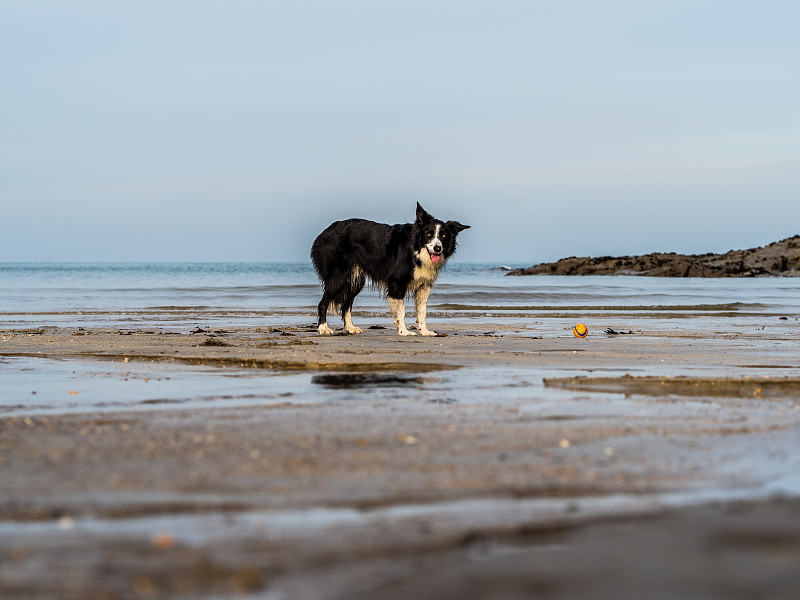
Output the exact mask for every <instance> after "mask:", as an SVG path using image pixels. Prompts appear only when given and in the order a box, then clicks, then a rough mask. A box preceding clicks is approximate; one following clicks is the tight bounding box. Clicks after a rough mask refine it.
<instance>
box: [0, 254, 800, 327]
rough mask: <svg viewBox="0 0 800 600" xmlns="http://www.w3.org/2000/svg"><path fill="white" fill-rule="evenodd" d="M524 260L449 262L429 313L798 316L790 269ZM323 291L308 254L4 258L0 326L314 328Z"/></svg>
mask: <svg viewBox="0 0 800 600" xmlns="http://www.w3.org/2000/svg"><path fill="white" fill-rule="evenodd" d="M524 266H528V265H517V264H511V265H501V264H476V263H459V262H457V261H454V262H452V263H451V264H449V265H447V267H446V269H445V270H444V271H443V273H442V275H441V276H440V278H439V281H438V282H437V283H436V285H435V287H434V290H433V292H432V294H431V298H430V301H429V313H428V314H429V320H439V321H442V320H445V321H447V320H450V319H463V320H467V321H469V322H474V321H475V320H476V319H477V320H479V321H480V323H485V324H487V325H489V326H492V324H493V323H496V322H501V321H502V322H506V321H508V320H509V319H510V320H512V321H515V320H516V321H525V320H529V319H531V318H536V317H546V316H552V315H554V314H560V313H563V314H566V315H568V317H569V320H574V318H573V317H575V318H579V319H584V318H586V317H585V315H602V314H608V315H611V314H616V315H619V314H630V315H636V316H638V317H642V318H659V317H664V316H669V315H670V314H671V313H676V314H679V315H681V316H687V315H696V316H698V317H701V316H703V315H706V316H708V315H714V317H715V318H728V319H737V318H751V317H753V316H758V315H765V316H769V315H776V314H779V315H783V314H785V315H797V314H798V313H800V280H798V279H795V278H752V279H733V278H724V279H698V278H658V277H639V276H618V277H615V276H578V277H564V276H549V275H545V276H507V275H508V273H509V270H510V269H512V268H517V267H524ZM321 289H322V288H321V286H320V283H319V281H318V280H317V277H316V274H315V272H314V270H313V268H312V266H311V264H310V263H248V262H239V263H0V290H1V291H0V328H27V327H37V326H55V327H108V328H113V327H134V326H137V327H138V326H147V327H151V326H159V327H168V328H173V329H178V330H183V329H186V328H187V327H194V326H197V325H200V324H206V325H215V326H216V325H223V324H224V325H227V326H230V327H234V326H235V327H248V326H286V325H295V326H299V325H311V324H313V323H314V322H315V321H316V305H317V303H318V302H319V299H320V296H321ZM388 314H389V313H388V307H387V304H386V301H385V299H384V298H383V297H382V296H381V294H380V293H379V292H377V291H375V290H370V289H369V287H367V288H366V289H365V290H364V291H363V292H362V293H361V294H360V295H359V296H358V298H357V299H356V303H355V306H354V317H355V318H359V319H360V320H364V319H366V320H368V321H369V322H370V323H372V322H375V323H379V322H383V321H385V320H386V318H387V316H388ZM330 321H331V323H333V322H335V321H336V319H335V318H330ZM615 322H616V321H615ZM699 326H702V325H699Z"/></svg>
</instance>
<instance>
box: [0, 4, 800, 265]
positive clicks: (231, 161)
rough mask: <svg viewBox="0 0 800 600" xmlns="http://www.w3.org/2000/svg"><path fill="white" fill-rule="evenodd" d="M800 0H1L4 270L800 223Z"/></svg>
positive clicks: (533, 257) (723, 237) (511, 255)
mask: <svg viewBox="0 0 800 600" xmlns="http://www.w3.org/2000/svg"><path fill="white" fill-rule="evenodd" d="M799 22H800V3H798V2H797V1H796V0H785V1H772V0H758V1H737V0H724V1H722V0H720V1H709V0H686V1H684V0H672V1H670V2H642V1H641V0H635V1H619V0H604V1H603V2H599V1H595V2H587V1H583V2H581V1H571V0H565V1H562V2H552V1H548V2H540V1H537V0H529V1H511V0H491V1H469V0H460V1H452V2H451V1H439V2H437V1H435V0H427V1H416V0H406V1H405V2H391V3H390V2H382V1H379V0H365V1H357V0H352V1H351V0H341V1H338V2H330V1H317V0H308V1H304V0H293V1H288V0H287V1H281V2H277V1H268V0H261V1H244V0H242V1H237V0H233V1H231V2H205V1H202V0H190V1H181V0H159V1H156V2H153V1H148V0H137V1H136V2H127V1H124V0H119V1H115V2H108V1H106V0H102V1H99V0H98V1H80V0H72V1H70V2H62V1H60V0H59V1H39V0H19V1H18V0H0V81H1V82H2V88H0V89H2V93H0V223H1V224H2V225H1V226H0V262H9V261H10V262H17V261H120V262H121V261H306V260H308V252H309V248H310V246H311V243H312V241H313V239H314V237H315V236H316V235H317V234H318V233H319V232H320V231H322V230H323V229H324V228H325V227H326V226H327V225H328V224H330V223H331V222H332V221H334V220H339V219H344V218H350V217H360V218H366V219H371V220H375V221H380V222H387V223H404V222H410V221H411V220H413V218H414V210H415V205H416V202H420V203H421V204H422V205H423V206H424V207H425V208H426V209H427V210H428V211H429V212H430V213H432V214H433V215H434V216H436V217H438V218H441V219H443V220H450V219H453V220H457V221H460V222H462V223H465V224H468V225H471V226H472V228H471V229H469V230H467V231H465V232H463V233H462V234H460V236H459V241H460V247H459V253H458V255H457V260H460V261H463V262H497V263H501V264H521V265H530V264H535V263H538V262H543V261H551V260H557V259H558V258H563V257H567V256H587V255H588V256H605V255H623V254H639V253H645V252H653V251H664V252H688V253H704V252H725V251H728V250H730V249H739V248H749V247H755V246H762V245H765V244H768V243H771V242H773V241H777V240H779V239H782V238H785V237H789V236H792V235H795V234H798V233H800V201H798V200H800V198H798V196H799V195H800V194H799V193H798V192H800V109H799V108H798V107H800V77H799V76H798V74H799V72H798V64H800V36H799V35H798V34H797V24H798V23H799Z"/></svg>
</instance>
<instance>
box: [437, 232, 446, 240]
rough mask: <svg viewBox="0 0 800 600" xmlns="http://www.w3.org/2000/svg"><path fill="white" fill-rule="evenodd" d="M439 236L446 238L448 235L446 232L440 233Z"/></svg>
mask: <svg viewBox="0 0 800 600" xmlns="http://www.w3.org/2000/svg"><path fill="white" fill-rule="evenodd" d="M439 237H440V238H442V239H444V238H446V237H447V235H446V234H444V233H440V234H439Z"/></svg>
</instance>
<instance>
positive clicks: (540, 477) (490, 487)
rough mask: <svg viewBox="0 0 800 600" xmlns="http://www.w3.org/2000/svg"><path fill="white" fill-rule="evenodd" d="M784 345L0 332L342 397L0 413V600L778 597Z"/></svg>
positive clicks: (796, 440)
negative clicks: (302, 377)
mask: <svg viewBox="0 0 800 600" xmlns="http://www.w3.org/2000/svg"><path fill="white" fill-rule="evenodd" d="M791 327H792V328H791V329H786V330H781V331H778V332H776V331H774V330H770V331H766V332H765V331H763V330H762V331H756V330H755V329H748V330H737V331H713V330H706V331H701V332H697V331H679V330H675V331H663V330H661V331H659V330H656V331H642V330H637V331H636V332H635V333H634V334H632V335H605V334H602V333H595V332H593V333H592V335H590V336H589V337H588V338H587V339H585V340H578V339H574V338H571V337H567V336H566V335H552V336H547V335H544V336H543V335H542V331H540V330H535V329H530V328H525V327H520V326H519V325H512V324H509V325H507V326H498V327H497V328H496V330H495V331H493V332H489V331H481V330H475V329H472V328H471V327H470V326H469V325H466V324H463V323H462V324H457V323H448V324H446V325H445V326H442V327H440V328H439V330H440V331H443V332H444V333H446V334H447V335H446V336H444V337H436V338H419V337H415V338H399V337H398V336H396V335H394V334H393V332H392V331H391V330H388V329H377V330H367V331H365V333H364V334H361V335H358V336H334V337H325V338H322V337H319V336H317V335H316V334H315V333H314V332H313V331H311V330H310V329H309V328H284V329H281V330H268V329H264V330H255V331H254V330H243V329H241V330H240V329H234V328H231V329H218V330H200V329H198V330H195V331H194V332H175V333H170V332H168V331H163V330H157V329H130V330H128V329H125V330H119V329H115V330H91V329H69V328H61V329H57V328H40V329H33V330H26V331H19V330H17V331H4V332H0V335H2V345H1V346H0V357H32V356H35V357H49V358H57V359H63V360H67V361H75V362H76V363H77V362H79V361H80V362H81V363H85V362H87V361H95V362H98V364H100V363H103V362H108V361H115V363H116V362H123V363H124V362H126V361H127V363H129V364H133V365H135V364H150V363H156V364H161V363H168V364H171V365H177V366H180V367H182V368H183V367H185V368H186V369H191V368H195V367H197V366H203V367H213V368H215V369H220V370H221V371H226V370H231V369H239V370H241V369H245V370H252V371H253V373H262V372H274V373H276V374H277V376H278V377H280V374H282V373H287V374H289V373H308V374H309V377H315V378H317V379H316V380H315V383H314V385H316V386H318V388H317V389H320V390H322V389H327V388H336V389H338V390H340V391H341V393H340V395H338V396H336V397H335V398H336V399H334V400H331V401H326V402H315V401H314V397H313V395H311V394H306V395H297V394H296V395H293V396H287V398H286V401H285V402H272V403H270V404H263V403H258V402H255V403H254V404H253V405H250V406H225V405H224V404H223V405H214V406H213V407H209V408H204V407H181V406H175V407H171V406H169V405H168V404H164V405H160V406H155V407H153V408H152V409H142V408H141V407H138V409H137V410H125V409H119V408H117V409H114V410H107V411H99V412H87V413H75V414H52V413H42V414H37V413H35V412H31V413H30V414H18V413H15V414H14V415H13V416H4V417H0V481H2V487H1V488H0V592H2V596H3V597H4V598H55V597H58V598H168V597H176V596H185V597H193V598H219V597H236V596H253V597H262V598H355V597H359V598H371V597H380V598H410V597H422V598H529V597H541V598H597V597H613V598H641V597H642V596H643V595H644V594H647V596H648V597H656V598H674V597H682V598H683V597H685V598H738V597H742V598H750V597H764V598H794V597H797V593H798V590H800V575H798V573H800V570H798V569H797V565H798V564H800V530H799V529H798V525H797V524H798V523H800V519H798V517H800V501H799V500H798V494H800V476H799V475H798V474H800V398H799V397H798V393H797V389H798V386H800V383H799V382H800V379H798V376H800V372H798V370H800V360H798V358H797V352H796V349H797V336H796V331H795V328H796V325H794V324H791ZM477 373H481V374H482V375H481V377H483V379H481V380H480V386H477V384H475V383H474V382H475V381H476V380H475V379H474V377H476V374H477ZM487 373H488V374H489V375H486V374H487ZM492 374H493V375H492ZM436 377H442V378H444V381H445V384H446V385H444V384H438V385H439V388H436V389H441V388H442V386H443V385H444V389H447V390H449V391H448V392H447V393H443V394H441V395H432V394H431V393H430V392H429V390H430V389H433V388H432V386H430V385H428V383H426V382H429V381H431V380H432V378H436ZM487 378H488V379H487ZM543 380H544V385H542V381H543ZM458 381H463V382H464V383H463V386H462V387H459V385H457V383H454V382H458ZM487 381H488V384H487ZM65 385H67V384H66V383H65ZM447 386H449V387H447ZM387 387H389V388H390V389H396V390H397V393H394V394H393V395H392V396H391V398H389V399H387V398H386V397H385V396H384V395H381V394H380V393H378V392H380V391H381V390H384V389H386V388H387ZM468 388H469V389H472V388H476V389H477V390H478V391H477V392H476V391H475V390H474V389H472V392H471V394H467V389H468ZM342 390H343V391H342ZM459 390H462V392H459ZM476 394H477V396H478V397H480V396H481V395H482V394H483V395H485V400H483V401H481V400H475V397H476ZM467 396H469V398H471V400H470V401H468V402H467V401H464V400H462V398H467ZM22 401H23V400H21V402H22Z"/></svg>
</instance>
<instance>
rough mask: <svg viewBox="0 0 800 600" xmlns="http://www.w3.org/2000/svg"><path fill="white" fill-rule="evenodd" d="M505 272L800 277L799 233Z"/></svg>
mask: <svg viewBox="0 0 800 600" xmlns="http://www.w3.org/2000/svg"><path fill="white" fill-rule="evenodd" d="M507 275H646V276H648V277H769V276H775V277H799V276H800V235H796V236H794V237H791V238H787V239H785V240H781V241H780V242H775V243H773V244H770V245H768V246H763V247H760V248H751V249H749V250H731V251H730V252H727V253H725V254H711V253H709V254H676V253H675V252H669V253H665V252H653V253H651V254H643V255H641V256H602V257H599V258H592V257H588V256H571V257H569V258H562V259H561V260H559V261H557V262H553V263H541V264H538V265H534V266H532V267H528V268H527V269H515V270H513V271H509V272H508V273H507Z"/></svg>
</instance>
